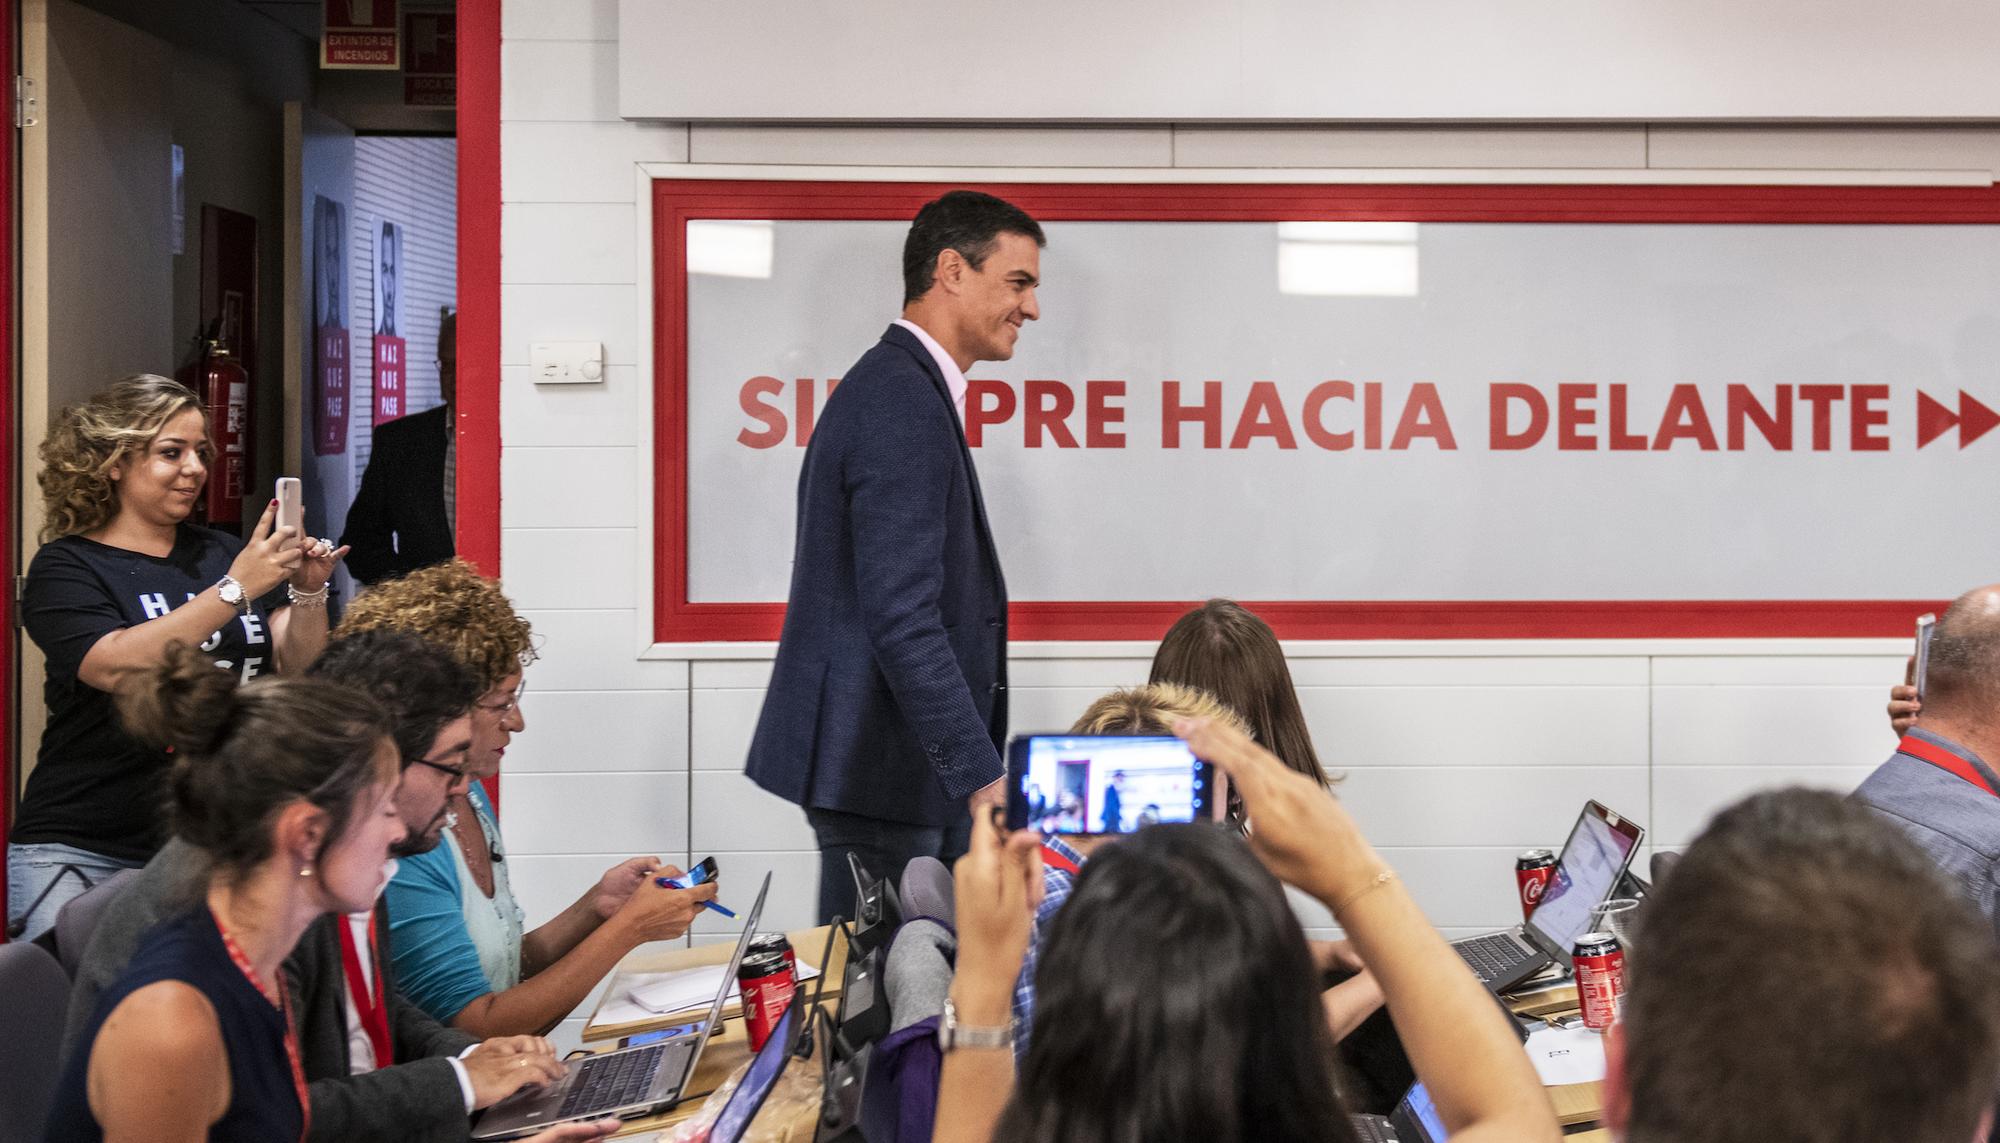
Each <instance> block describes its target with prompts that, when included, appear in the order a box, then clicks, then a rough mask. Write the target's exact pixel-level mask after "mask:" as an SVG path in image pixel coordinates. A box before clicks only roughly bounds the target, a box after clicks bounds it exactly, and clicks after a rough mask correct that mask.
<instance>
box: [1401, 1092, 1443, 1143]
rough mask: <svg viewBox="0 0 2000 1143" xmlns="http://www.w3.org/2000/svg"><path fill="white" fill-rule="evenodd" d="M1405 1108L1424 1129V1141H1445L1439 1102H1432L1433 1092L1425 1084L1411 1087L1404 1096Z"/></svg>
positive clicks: (1428, 1142) (1431, 1142)
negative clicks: (1439, 1113) (1438, 1107)
mask: <svg viewBox="0 0 2000 1143" xmlns="http://www.w3.org/2000/svg"><path fill="white" fill-rule="evenodd" d="M1403 1109H1404V1110H1405V1111H1406V1112H1408V1113H1409V1117H1410V1119H1411V1120H1412V1121H1413V1122H1415V1123H1416V1125H1417V1127H1418V1128H1419V1129H1421V1130H1422V1131H1423V1137H1424V1143H1445V1139H1446V1135H1445V1130H1444V1120H1442V1119H1440V1118H1438V1109H1437V1104H1435V1103H1432V1102H1431V1093H1430V1092H1429V1091H1428V1090H1426V1089H1425V1088H1424V1085H1423V1084H1417V1085H1415V1086H1414V1087H1412V1088H1410V1092H1409V1094H1408V1095H1405V1096H1404V1097H1403Z"/></svg>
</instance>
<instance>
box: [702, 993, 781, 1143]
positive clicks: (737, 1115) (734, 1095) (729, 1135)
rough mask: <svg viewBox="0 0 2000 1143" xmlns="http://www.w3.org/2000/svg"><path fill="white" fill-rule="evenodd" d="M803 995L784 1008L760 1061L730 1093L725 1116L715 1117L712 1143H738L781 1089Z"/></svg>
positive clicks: (753, 1062)
mask: <svg viewBox="0 0 2000 1143" xmlns="http://www.w3.org/2000/svg"><path fill="white" fill-rule="evenodd" d="M802 998H803V994H797V993H795V994H794V995H793V996H792V1002H791V1003H790V1004H788V1005H786V1006H785V1014H784V1015H783V1016H780V1017H779V1018H778V1026H777V1027H776V1028H773V1029H772V1030H771V1038H770V1039H768V1040H765V1041H764V1046H763V1047H761V1048H759V1049H757V1057H756V1058H755V1059H753V1060H751V1061H750V1070H749V1071H747V1072H745V1073H743V1081H742V1082H741V1083H739V1084H737V1085H736V1090H735V1091H732V1092H730V1093H729V1102H728V1103H726V1104H723V1105H722V1114H721V1115H718V1116H716V1118H715V1126H714V1127H711V1128H709V1131H708V1140H709V1143H736V1141H737V1140H739V1139H741V1138H743V1134H744V1132H746V1131H748V1130H749V1129H750V1122H751V1120H754V1119H756V1118H757V1111H758V1109H760V1108H762V1107H763V1106H764V1098H765V1097H766V1096H768V1095H770V1094H771V1089H772V1088H774V1087H776V1086H777V1085H778V1077H779V1076H780V1075H783V1074H784V1071H785V1061H787V1060H789V1059H791V1057H792V1052H791V1049H792V1039H793V1031H794V1025H796V1024H797V1023H798V1021H799V1013H800V1011H801V1009H802V1008H803V1007H804V1005H802V1004H800V1003H799V1001H800V1000H801V999H802Z"/></svg>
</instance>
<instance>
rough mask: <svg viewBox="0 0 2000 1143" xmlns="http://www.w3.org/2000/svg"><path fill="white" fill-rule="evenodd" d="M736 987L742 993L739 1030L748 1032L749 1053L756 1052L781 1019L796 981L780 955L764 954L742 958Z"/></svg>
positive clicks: (782, 955) (789, 966) (789, 965)
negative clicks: (740, 1027)
mask: <svg viewBox="0 0 2000 1143" xmlns="http://www.w3.org/2000/svg"><path fill="white" fill-rule="evenodd" d="M736 984H737V987H738V988H740V989H741V990H742V991H743V1027H744V1029H745V1030H746V1031H748V1032H749V1033H750V1050H751V1051H752V1052H756V1051H757V1050H758V1049H760V1048H762V1047H763V1046H764V1041H765V1040H768V1039H770V1038H771V1029H773V1028H776V1027H777V1026H778V1021H779V1020H781V1019H783V1018H784V1015H785V1008H786V1007H787V1006H788V1005H790V1004H791V1002H792V993H793V992H795V991H797V989H798V981H797V980H796V979H795V978H794V977H793V975H792V966H791V964H790V962H788V961H787V960H786V959H785V954H784V953H782V952H764V953H759V954H757V955H756V956H745V957H744V958H743V963H742V964H740V965H738V966H737V968H736Z"/></svg>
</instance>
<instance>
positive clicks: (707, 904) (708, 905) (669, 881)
mask: <svg viewBox="0 0 2000 1143" xmlns="http://www.w3.org/2000/svg"><path fill="white" fill-rule="evenodd" d="M653 884H655V885H658V886H659V887H660V888H662V889H692V888H694V886H692V885H683V884H681V883H680V882H679V881H677V880H675V879H674V878H672V877H655V878H653ZM701 907H702V908H704V909H713V910H715V911H716V912H718V913H721V914H722V915H723V916H725V917H728V918H729V919H730V920H732V921H733V920H735V919H736V914H735V912H734V911H732V910H730V909H726V908H724V907H723V906H721V905H718V904H716V903H715V902H714V901H703V902H702V903H701Z"/></svg>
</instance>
